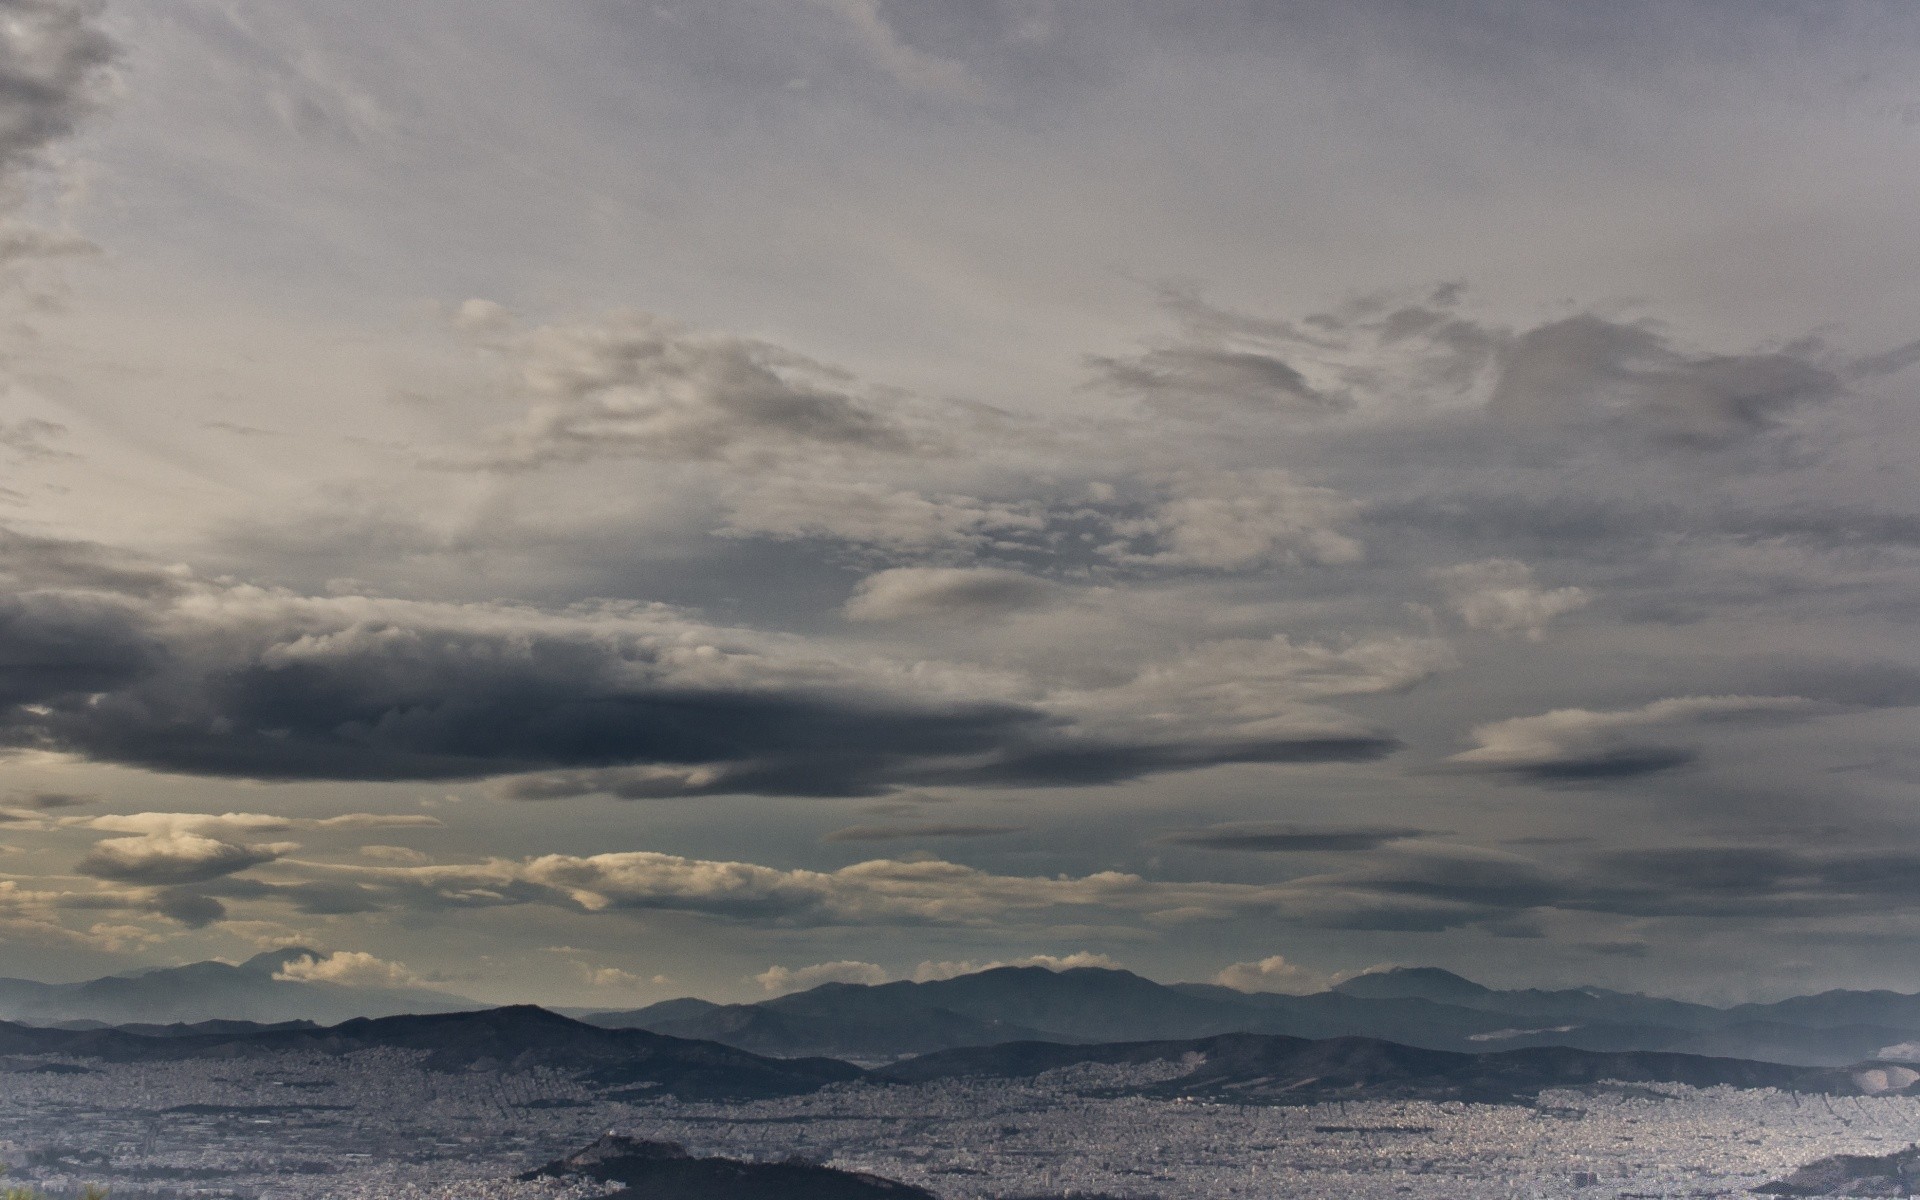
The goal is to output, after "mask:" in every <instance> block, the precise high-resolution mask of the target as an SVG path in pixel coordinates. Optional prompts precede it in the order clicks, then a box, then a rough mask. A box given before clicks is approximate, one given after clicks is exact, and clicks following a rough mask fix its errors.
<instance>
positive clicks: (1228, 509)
mask: <svg viewBox="0 0 1920 1200" xmlns="http://www.w3.org/2000/svg"><path fill="white" fill-rule="evenodd" d="M1917 198H1920V10H1916V9H1915V8H1914V6H1912V5H1911V4H1907V3H1893V2H1888V3H1883V4H1882V3H1870V2H1864V0H1863V2H1862V3H1856V4H1847V5H1835V4H1828V3H1816V2H1812V0H1809V2H1806V3H1787V2H1780V3H1771V2H1767V3H1726V2H1715V3H1705V2H1703V3H1686V2H1683V0H1644V2H1642V0H1623V2H1618V3H1608V4H1592V3H1584V2H1578V0H1563V2H1551V3H1550V2H1546V0H1538V2H1520V0H1512V2H1507V3H1498V2H1494V0H1485V2H1467V0H1460V2H1445V3H1431V2H1422V3H1397V2H1392V0H1361V2H1356V3H1343V4H1331V5H1330V4H1298V5H1296V4H1290V3H1257V2H1254V0H1245V2H1228V3H1223V2H1219V0H1207V2H1205V3H1202V2H1198V0H1196V2H1194V3H1164V2H1161V0H1140V2H1138V3H1135V2H1134V0H1097V2H1096V0H967V2H965V3H955V2H953V0H699V2H698V3H686V4H668V3H663V4H650V3H641V2H637V0H558V2H555V3H544V4H526V3H523V2H520V0H460V2H459V3H448V2H445V0H441V2H434V0H377V2H376V0H109V3H107V4H106V5H105V6H97V5H95V4H92V3H89V2H87V0H0V754H3V755H4V757H0V817H4V822H3V823H0V843H4V848H5V851H6V853H5V855H4V857H0V868H4V877H3V878H0V939H3V941H0V973H4V974H10V975H22V976H30V977H39V978H58V979H72V978H82V977H88V976H91V975H97V974H102V973H105V972H108V971H116V970H125V969H129V968H133V967H138V966H142V965H156V964H168V963H175V962H184V961H192V960H197V959H203V958H211V957H222V958H226V959H229V960H235V959H239V958H242V957H245V956H246V955H249V954H251V953H254V952H255V951H257V950H259V949H262V948H266V947H272V946H278V945H284V944H289V943H298V944H302V945H309V946H314V947H317V948H319V949H321V950H325V951H334V952H340V957H338V958H336V959H334V960H331V961H332V963H333V970H334V972H335V977H338V978H341V979H347V980H353V979H378V980H379V981H382V982H396V981H397V982H402V983H405V982H409V981H420V982H425V983H428V984H430V985H432V986H435V987H439V988H442V989H445V990H450V991H455V992H460V993H462V994H466V995H470V996H474V997H478V998H481V999H485V1000H489V1001H509V1000H535V1001H541V1002H547V1003H561V1004H586V1005H596V1006H602V1007H632V1006H637V1005H640V1004H644V1003H648V1002H651V1001H654V1000H659V999H664V998H667V997H669V996H675V995H685V994H701V995H707V996H712V997H718V998H727V999H748V998H754V997H760V996H765V995H768V994H771V993H773V992H777V991H779V990H783V989H787V988H791V987H797V986H803V985H805V984H807V983H811V982H817V981H820V980H824V979H830V978H845V979H859V980H878V979H885V978H895V977H915V976H919V977H931V976H937V975H941V974H950V973H953V972H956V971H959V970H963V969H967V967H968V966H969V965H984V964H987V963H992V962H1011V961H1026V960H1037V961H1055V960H1070V961H1074V962H1095V963H1113V964H1119V965H1124V966H1127V967H1129V968H1132V969H1135V970H1138V971H1140V972H1141V973H1143V974H1147V975H1150V976H1153V977H1155V978H1160V979H1168V980H1172V979H1196V980H1204V979H1213V978H1216V977H1218V978H1221V979H1222V980H1224V981H1226V982H1230V983H1234V984H1236V985H1239V986H1248V987H1268V988H1274V989H1280V990H1309V989H1313V988H1316V987H1319V986H1323V985H1324V984H1325V983H1326V982H1327V980H1328V979H1329V978H1332V977H1334V976H1336V975H1337V974H1338V973H1340V972H1343V971H1354V970H1358V969H1363V968H1366V967H1369V966H1373V965H1376V964H1380V963H1389V962H1393V963H1405V964H1436V965H1442V966H1446V967H1450V968H1453V969H1455V970H1458V971H1460V972H1462V973H1464V974H1467V975H1470V976H1473V977H1475V978H1478V979H1481V980H1483V981H1486V982H1489V983H1495V984H1511V985H1527V984H1542V985H1554V984H1562V985H1564V984H1573V983H1599V984H1604V985H1609V986H1615V987H1624V988H1631V989H1636V990H1647V991H1655V992H1665V993H1670V994H1679V995H1686V996H1691V997H1699V998H1706V999H1711V1000H1723V1001H1731V1000H1738V999H1745V998H1749V997H1760V998H1764V997H1770V996H1777V995H1781V994H1784V993H1789V992H1796V991H1805V990H1812V989H1817V988H1823V987H1832V986H1888V987H1898V988H1902V989H1905V990H1916V989H1920V961H1916V960H1915V958H1914V956H1913V955H1912V953H1911V947H1912V945H1913V944H1914V938H1915V936H1916V935H1920V808H1916V804H1915V798H1916V785H1920V757H1917V756H1916V755H1915V753H1914V751H1913V749H1912V747H1913V746H1914V745H1915V743H1916V735H1920V639H1916V636H1915V635H1916V628H1915V625H1916V620H1920V605H1917V604H1916V601H1917V600H1920V480H1916V478H1915V472H1914V470H1913V463H1914V462H1915V460H1916V456H1917V455H1920V413H1917V412H1916V410H1915V406H1914V403H1913V400H1914V398H1915V395H1916V391H1917V390H1920V270H1916V264H1920V222H1916V221H1914V219H1913V213H1914V210H1915V204H1916V199H1917Z"/></svg>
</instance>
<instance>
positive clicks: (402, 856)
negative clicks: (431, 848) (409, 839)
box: [360, 846, 433, 866]
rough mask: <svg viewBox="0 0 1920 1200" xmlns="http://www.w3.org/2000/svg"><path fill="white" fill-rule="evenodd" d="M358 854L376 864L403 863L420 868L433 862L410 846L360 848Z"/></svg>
mask: <svg viewBox="0 0 1920 1200" xmlns="http://www.w3.org/2000/svg"><path fill="white" fill-rule="evenodd" d="M360 853H361V854H362V855H364V856H366V857H367V858H371V859H373V860H375V861H377V862H390V863H403V864H405V865H407V866H421V865H423V864H425V863H429V862H432V861H433V860H432V859H430V858H428V857H427V856H426V855H425V854H422V853H421V852H420V851H418V850H415V849H413V848H412V847H411V846H362V847H360Z"/></svg>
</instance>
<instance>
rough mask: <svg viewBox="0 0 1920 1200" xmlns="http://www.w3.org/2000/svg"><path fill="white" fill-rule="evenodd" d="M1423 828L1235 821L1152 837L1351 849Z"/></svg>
mask: <svg viewBox="0 0 1920 1200" xmlns="http://www.w3.org/2000/svg"><path fill="white" fill-rule="evenodd" d="M1429 836H1431V834H1430V833H1429V832H1428V831H1427V830H1424V829H1412V828H1407V827H1403V826H1382V825H1349V826H1340V825H1329V826H1302V825H1275V824H1270V823H1262V822H1253V821H1247V822H1238V823H1235V824H1229V825H1211V826H1208V827H1207V828H1205V829H1183V830H1178V831H1176V832H1173V833H1168V834H1163V835H1162V836H1160V837H1158V838H1156V839H1154V840H1155V841H1157V842H1160V843H1162V844H1165V845H1169V846H1192V847H1195V848H1197V849H1202V850H1243V851H1253V852H1257V853H1266V854H1310V853H1338V854H1345V853H1354V852H1358V851H1365V850H1377V849H1379V848H1380V847H1381V846H1384V845H1386V844H1387V843H1388V842H1398V841H1406V840H1408V839H1410V838H1423V837H1429Z"/></svg>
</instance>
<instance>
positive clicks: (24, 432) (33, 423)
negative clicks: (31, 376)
mask: <svg viewBox="0 0 1920 1200" xmlns="http://www.w3.org/2000/svg"><path fill="white" fill-rule="evenodd" d="M4 257H6V255H5V254H4V253H0V258H4ZM66 432H67V427H66V426H65V425H59V424H56V423H54V422H52V421H44V420H41V419H40V418H38V417H27V418H24V419H22V420H18V421H0V446H4V447H6V448H7V449H9V450H11V451H13V452H14V453H15V454H17V455H18V456H20V457H21V458H23V459H24V458H60V457H65V452H64V451H60V450H56V449H54V448H53V445H52V443H53V442H55V441H57V440H59V439H60V437H61V436H62V435H64V434H65V433H66Z"/></svg>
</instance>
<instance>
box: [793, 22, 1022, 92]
mask: <svg viewBox="0 0 1920 1200" xmlns="http://www.w3.org/2000/svg"><path fill="white" fill-rule="evenodd" d="M815 3H817V4H819V5H820V6H821V7H822V8H825V9H826V10H827V11H829V12H831V13H833V14H834V15H836V16H838V17H839V18H840V19H841V21H843V22H844V23H845V27H846V28H847V29H848V31H849V32H851V33H852V34H853V37H854V40H855V44H856V45H858V46H859V47H860V49H861V50H862V51H863V52H864V53H865V54H866V56H867V58H868V60H869V61H870V62H871V63H872V64H873V65H874V66H876V67H878V68H879V69H880V70H882V71H884V72H886V74H888V75H889V76H891V77H892V78H893V80H894V82H896V83H899V84H901V85H903V86H905V87H909V88H912V89H914V90H915V91H919V92H926V93H930V94H933V95H940V96H950V97H955V98H959V99H967V100H978V99H980V98H982V97H983V96H984V95H985V89H984V87H983V86H982V85H981V83H980V81H979V80H977V79H975V78H974V77H973V75H972V74H970V73H969V72H968V71H967V68H966V67H965V65H964V64H961V63H958V62H955V61H953V60H952V59H948V58H941V57H939V56H938V55H933V54H928V53H926V52H925V51H923V50H919V49H916V48H915V47H913V46H910V45H908V44H907V43H906V42H905V41H903V40H902V39H901V37H900V34H899V32H898V31H896V30H895V29H894V27H893V25H892V24H891V23H890V22H889V21H888V20H887V18H886V15H885V14H884V13H883V12H882V11H881V8H880V2H879V0H815Z"/></svg>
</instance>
